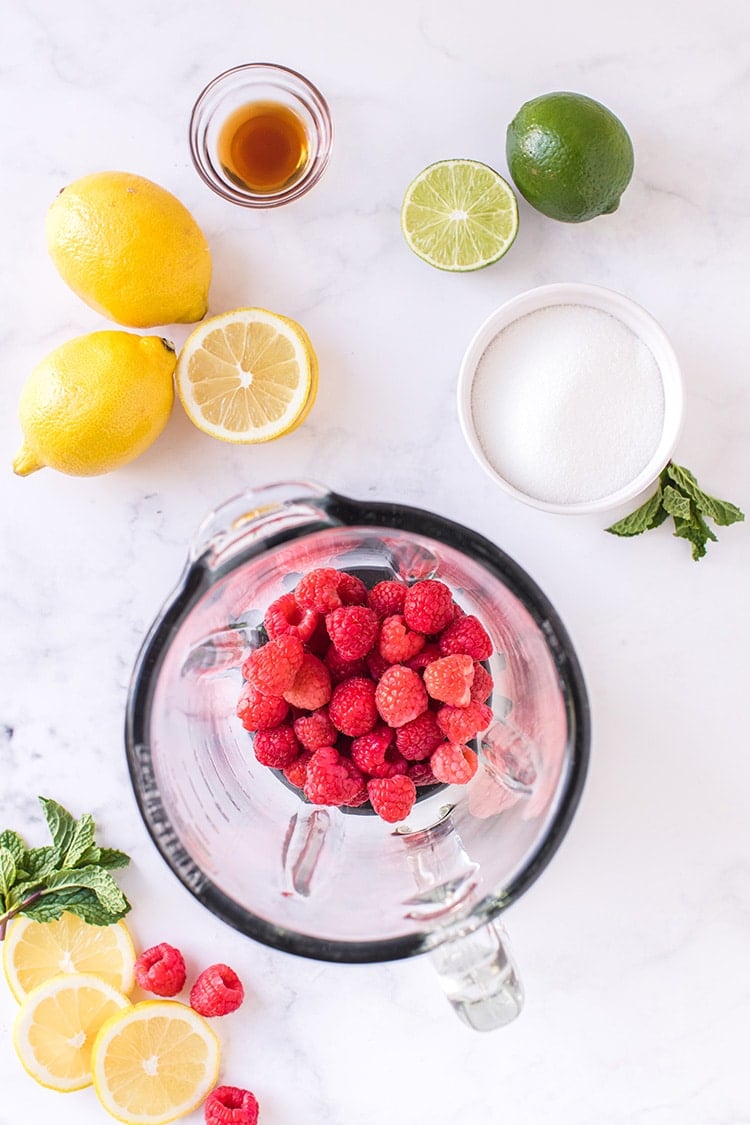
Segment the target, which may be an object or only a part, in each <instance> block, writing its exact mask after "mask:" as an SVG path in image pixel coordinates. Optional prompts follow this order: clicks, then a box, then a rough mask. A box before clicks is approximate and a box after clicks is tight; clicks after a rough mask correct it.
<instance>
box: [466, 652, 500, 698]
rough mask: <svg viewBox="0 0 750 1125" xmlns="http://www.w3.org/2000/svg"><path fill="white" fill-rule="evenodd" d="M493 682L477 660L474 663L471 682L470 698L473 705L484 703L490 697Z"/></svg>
mask: <svg viewBox="0 0 750 1125" xmlns="http://www.w3.org/2000/svg"><path fill="white" fill-rule="evenodd" d="M494 686H495V681H494V680H493V679H492V676H491V675H490V673H489V672H488V671H487V669H486V668H485V666H484V664H480V663H479V661H478V660H475V661H474V679H473V680H472V681H471V698H472V701H473V702H474V703H486V702H487V700H488V699H489V697H490V696H491V695H492V689H493V688H494Z"/></svg>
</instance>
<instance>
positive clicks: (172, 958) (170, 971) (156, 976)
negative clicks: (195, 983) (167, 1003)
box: [135, 941, 186, 996]
mask: <svg viewBox="0 0 750 1125" xmlns="http://www.w3.org/2000/svg"><path fill="white" fill-rule="evenodd" d="M185 977H186V971H185V958H184V957H183V956H182V954H181V953H180V951H179V949H175V947H174V946H173V945H167V943H166V942H164V941H163V942H161V944H160V945H153V946H152V947H151V948H150V949H145V950H144V951H143V953H141V954H140V956H139V957H138V958H137V959H136V962H135V980H136V984H138V985H139V986H140V987H141V988H142V989H143V991H144V992H153V993H154V995H155V996H176V995H177V993H178V992H181V991H182V989H183V988H184V987H185Z"/></svg>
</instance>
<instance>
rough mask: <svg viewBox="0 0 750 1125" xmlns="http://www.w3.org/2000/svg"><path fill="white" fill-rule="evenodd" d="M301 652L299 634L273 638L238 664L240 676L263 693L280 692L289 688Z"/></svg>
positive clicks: (279, 693) (280, 693)
mask: <svg viewBox="0 0 750 1125" xmlns="http://www.w3.org/2000/svg"><path fill="white" fill-rule="evenodd" d="M304 655H305V650H304V648H303V647H302V641H301V640H300V639H299V637H293V636H291V635H290V634H286V635H283V636H281V637H275V638H274V639H273V640H270V641H269V642H268V644H265V645H263V646H262V647H261V648H256V649H255V651H254V652H251V653H250V655H249V656H248V658H247V660H246V661H245V663H244V664H243V665H242V675H243V676H244V677H245V679H246V680H249V681H250V683H251V684H252V685H253V687H256V688H257V689H258V691H262V692H263V694H264V695H283V694H284V692H285V691H286V689H287V688H288V687H291V685H292V683H293V681H294V677H295V676H296V674H297V672H298V671H299V667H300V664H301V663H302V657H303V656H304Z"/></svg>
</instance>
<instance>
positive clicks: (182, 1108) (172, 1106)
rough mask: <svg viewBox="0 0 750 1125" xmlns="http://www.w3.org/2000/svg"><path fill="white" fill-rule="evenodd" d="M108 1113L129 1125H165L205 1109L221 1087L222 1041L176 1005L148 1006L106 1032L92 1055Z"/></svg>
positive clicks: (116, 1019) (122, 1016)
mask: <svg viewBox="0 0 750 1125" xmlns="http://www.w3.org/2000/svg"><path fill="white" fill-rule="evenodd" d="M91 1061H92V1068H93V1075H94V1086H95V1088H96V1092H97V1094H98V1096H99V1101H100V1102H101V1104H102V1106H103V1107H104V1109H106V1110H107V1112H108V1113H110V1114H112V1116H113V1117H116V1118H117V1120H118V1121H124V1122H126V1123H127V1125H165V1123H166V1122H167V1121H174V1120H175V1119H176V1118H178V1117H182V1116H183V1115H184V1114H186V1113H190V1112H191V1111H192V1110H194V1109H195V1108H196V1106H198V1105H200V1104H201V1102H202V1101H203V1100H204V1098H206V1096H207V1095H208V1094H209V1092H210V1091H211V1090H212V1089H213V1087H214V1085H215V1084H216V1079H217V1076H218V1073H219V1040H218V1039H217V1038H216V1035H215V1034H214V1032H213V1031H212V1029H211V1028H210V1027H209V1026H208V1023H207V1022H206V1021H205V1020H204V1019H203V1017H202V1016H199V1015H198V1013H197V1012H194V1011H193V1009H192V1008H189V1007H188V1006H187V1005H186V1004H180V1003H179V1002H177V1001H175V1000H145V1001H143V1003H141V1004H135V1005H134V1006H133V1007H132V1008H130V1009H129V1010H128V1011H124V1012H118V1013H117V1014H116V1015H114V1016H113V1017H112V1018H111V1019H110V1020H108V1021H107V1023H106V1024H105V1025H104V1026H103V1027H102V1029H101V1031H100V1032H99V1034H98V1036H97V1037H96V1041H95V1043H94V1047H93V1050H92V1053H91Z"/></svg>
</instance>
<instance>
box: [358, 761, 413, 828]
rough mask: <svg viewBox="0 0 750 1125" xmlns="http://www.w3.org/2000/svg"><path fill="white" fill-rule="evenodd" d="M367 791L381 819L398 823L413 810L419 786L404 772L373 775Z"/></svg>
mask: <svg viewBox="0 0 750 1125" xmlns="http://www.w3.org/2000/svg"><path fill="white" fill-rule="evenodd" d="M367 793H368V795H369V797H370V802H371V804H372V807H373V808H374V809H375V812H376V813H377V814H378V816H379V817H380V818H381V820H386V821H388V823H389V824H396V823H397V822H398V821H399V820H404V818H405V817H407V816H408V815H409V813H410V812H411V809H412V805H413V804H414V802H415V800H416V797H417V788H416V786H415V784H414V782H413V781H412V779H411V778H410V777H407V776H406V774H403V773H402V774H398V776H396V777H373V778H372V779H371V780H370V781H368V783H367Z"/></svg>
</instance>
